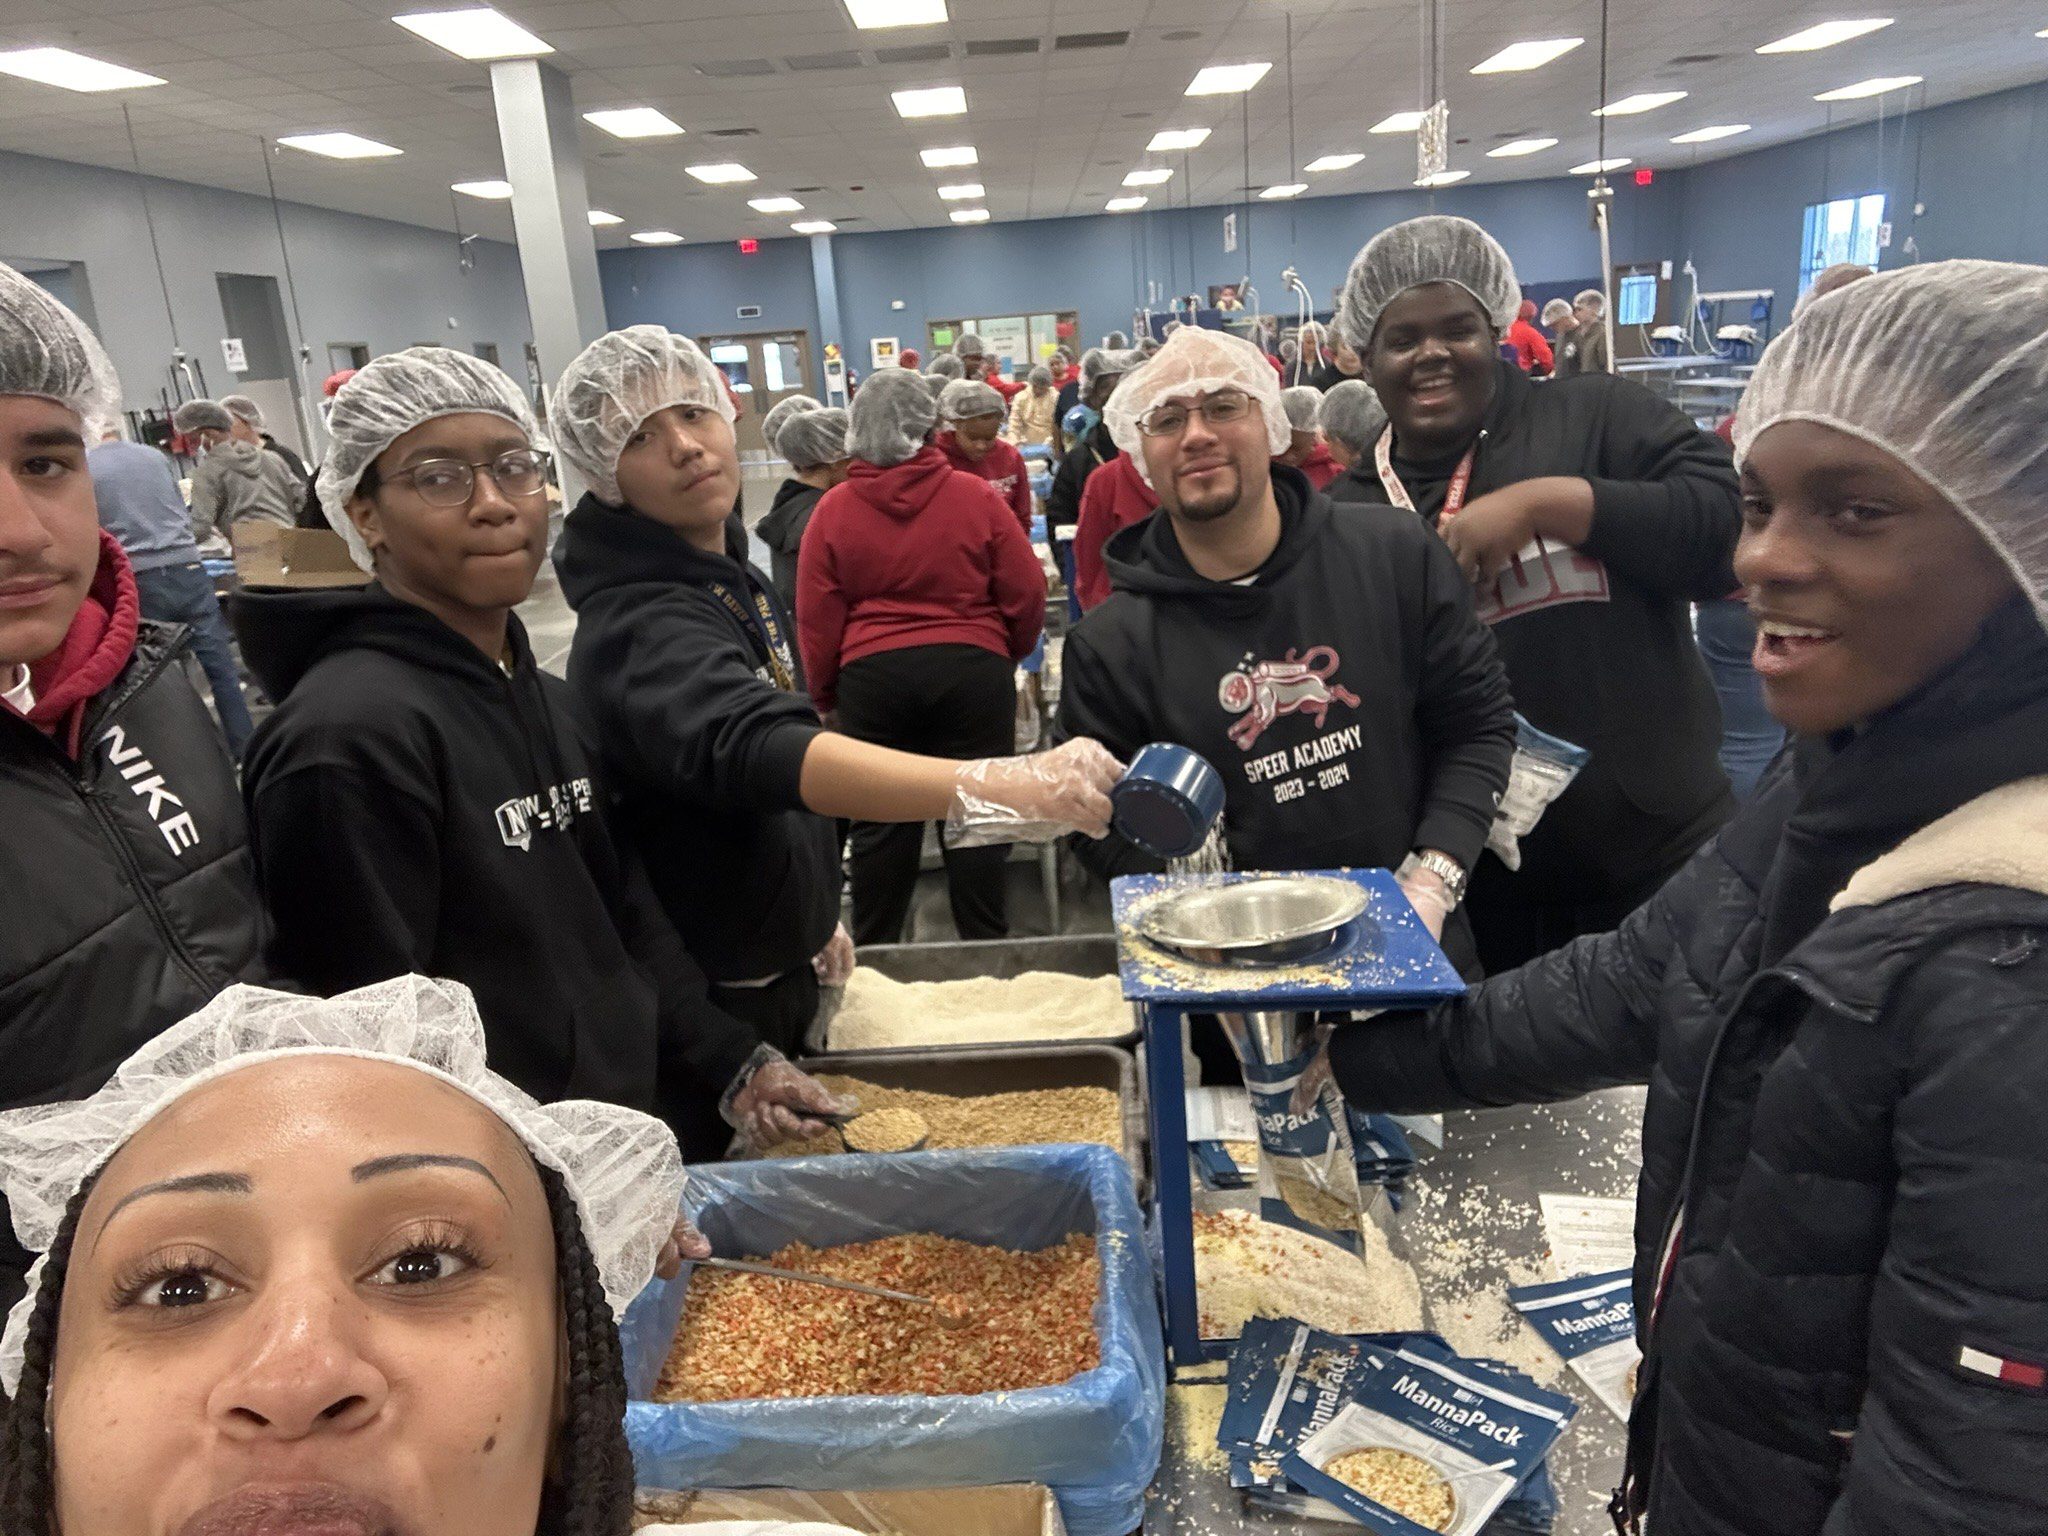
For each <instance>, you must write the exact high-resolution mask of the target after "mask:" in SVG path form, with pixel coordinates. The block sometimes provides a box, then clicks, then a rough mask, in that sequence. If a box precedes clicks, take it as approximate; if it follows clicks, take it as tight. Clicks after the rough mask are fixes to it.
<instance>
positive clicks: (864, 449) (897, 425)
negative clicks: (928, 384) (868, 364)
mask: <svg viewBox="0 0 2048 1536" xmlns="http://www.w3.org/2000/svg"><path fill="white" fill-rule="evenodd" d="M847 414H848V423H847V431H846V450H847V453H848V455H849V456H850V457H852V458H856V459H864V460H866V461H867V462H868V463H870V464H873V465H875V466H876V467H878V468H881V469H887V468H888V467H889V466H890V465H892V464H901V463H902V462H903V461H904V460H905V459H909V458H913V457H915V456H916V454H917V451H918V450H919V449H920V448H922V447H923V446H924V441H925V438H926V436H927V435H928V434H929V433H930V432H931V430H932V428H933V426H934V425H936V424H937V422H938V419H939V408H938V405H937V404H936V403H935V402H934V401H933V400H932V396H931V391H930V390H928V389H926V388H925V386H924V381H923V380H922V379H920V378H917V377H916V376H914V375H912V374H908V373H905V372H904V371H903V370H902V369H901V368H893V369H884V370H883V371H882V372H880V373H878V374H876V375H875V376H874V377H873V378H871V379H869V380H868V381H867V383H865V384H863V385H861V387H860V388H859V389H858V390H857V391H855V393H854V396H853V409H852V410H851V411H850V412H848V413H847Z"/></svg>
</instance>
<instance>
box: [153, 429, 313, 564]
mask: <svg viewBox="0 0 2048 1536" xmlns="http://www.w3.org/2000/svg"><path fill="white" fill-rule="evenodd" d="M171 424H172V425H173V426H174V427H176V428H177V430H178V431H179V432H180V433H182V434H183V435H184V436H186V437H188V438H190V439H191V440H192V441H193V442H195V443H197V444H198V445H199V448H200V450H201V454H202V457H201V458H200V460H199V466H198V468H196V469H195V470H193V472H192V533H193V537H195V538H196V539H197V540H198V541H199V544H200V546H201V548H202V549H211V550H215V551H218V552H222V553H225V552H226V551H227V550H229V549H230V548H232V547H233V540H232V537H231V534H230V530H232V529H233V527H234V525H235V524H236V523H239V522H241V521H243V520H244V519H254V520H256V521H259V522H266V523H276V524H278V525H279V526H280V527H285V528H290V527H292V526H293V525H294V524H295V523H296V522H297V520H298V513H299V504H300V502H301V501H302V500H303V499H304V497H305V484H304V482H303V481H301V480H300V479H299V478H298V477H297V476H296V475H294V474H293V473H292V472H291V470H290V469H289V468H287V467H286V465H285V462H284V460H283V459H280V458H279V457H278V456H277V455H276V454H274V453H266V452H264V450H263V444H262V442H261V440H260V439H258V438H257V437H256V434H255V433H254V432H253V431H251V430H250V429H249V428H248V426H247V425H246V424H245V423H240V422H238V421H237V420H236V419H235V417H234V416H233V415H232V414H230V413H229V411H228V410H227V408H226V407H225V406H223V405H222V404H221V403H220V402H219V401H217V400H187V401H186V402H185V403H184V404H183V405H181V406H179V407H178V408H177V410H175V411H173V412H172V413H171ZM238 426H239V427H241V430H242V432H243V433H244V434H246V435H242V436H237V435H236V428H237V427H238Z"/></svg>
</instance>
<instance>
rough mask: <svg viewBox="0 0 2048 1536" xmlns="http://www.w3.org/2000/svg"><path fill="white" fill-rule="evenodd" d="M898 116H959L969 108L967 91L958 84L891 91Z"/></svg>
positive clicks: (890, 96)
mask: <svg viewBox="0 0 2048 1536" xmlns="http://www.w3.org/2000/svg"><path fill="white" fill-rule="evenodd" d="M889 99H890V100H891V101H893V102H895V103H896V115H897V116H898V117H958V116H959V115H960V114H961V113H962V112H965V111H966V110H967V93H966V92H965V91H964V90H962V89H961V88H960V87H959V86H957V85H935V86H932V87H931V88H930V89H928V90H917V91H891V92H890V93H889Z"/></svg>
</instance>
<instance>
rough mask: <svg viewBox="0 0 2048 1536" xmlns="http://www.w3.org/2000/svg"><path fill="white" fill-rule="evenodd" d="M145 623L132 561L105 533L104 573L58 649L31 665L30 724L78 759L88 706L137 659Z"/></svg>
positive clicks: (102, 538) (98, 575)
mask: <svg viewBox="0 0 2048 1536" xmlns="http://www.w3.org/2000/svg"><path fill="white" fill-rule="evenodd" d="M141 618H142V599H141V596H140V594H139V593H138V592H137V591H136V588H135V573H134V572H133V571H131V570H130V569H129V568H128V556H127V555H126V554H125V553H124V552H123V551H122V549H121V546H120V543H119V542H118V541H117V540H116V539H115V538H114V536H113V535H112V534H111V533H108V532H107V531H106V530H105V529H104V528H102V529H101V530H100V563H99V569H98V570H97V571H96V572H95V573H94V574H93V578H92V585H91V586H90V587H88V588H87V589H86V593H85V600H84V601H83V602H81V603H80V604H79V605H78V612H77V613H76V614H74V615H73V616H72V619H71V627H70V628H69V629H67V630H66V631H65V632H64V638H63V640H62V641H60V642H59V643H58V646H57V649H55V650H54V651H52V652H50V654H49V655H47V656H45V657H44V658H43V659H42V660H41V661H37V662H32V663H30V665H29V669H28V676H29V686H30V687H31V688H32V689H33V690H34V692H35V698H36V701H35V704H34V705H33V706H32V707H31V708H30V710H29V712H28V716H27V718H28V723H29V724H30V725H32V726H34V727H35V728H36V729H37V730H39V731H41V732H42V733H43V734H44V735H45V736H48V737H50V738H51V739H53V740H54V741H56V742H57V743H58V744H59V745H61V746H62V747H63V748H64V751H65V753H66V754H67V755H69V756H70V757H72V758H74V759H75V758H76V757H77V756H78V731H79V727H80V726H81V725H82V724H84V721H85V709H86V706H87V705H88V704H90V703H91V702H92V701H93V699H95V698H96V697H98V696H99V695H100V694H101V693H103V692H105V691H106V690H107V689H108V688H110V687H112V686H113V683H114V680H115V679H116V678H118V677H119V676H120V675H121V671H122V669H123V668H124V667H126V666H127V665H128V662H129V658H131V657H132V656H134V654H135V636H136V632H137V630H138V628H139V625H140V621H141ZM4 707H6V706H4V705H0V708H4Z"/></svg>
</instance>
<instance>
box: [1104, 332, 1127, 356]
mask: <svg viewBox="0 0 2048 1536" xmlns="http://www.w3.org/2000/svg"><path fill="white" fill-rule="evenodd" d="M1130 347H1131V338H1130V337H1128V336H1126V335H1125V334H1124V333H1123V332H1122V331H1111V332H1110V333H1109V334H1108V335H1107V336H1105V337H1103V338H1102V350H1103V351H1105V352H1128V351H1129V350H1130Z"/></svg>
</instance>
